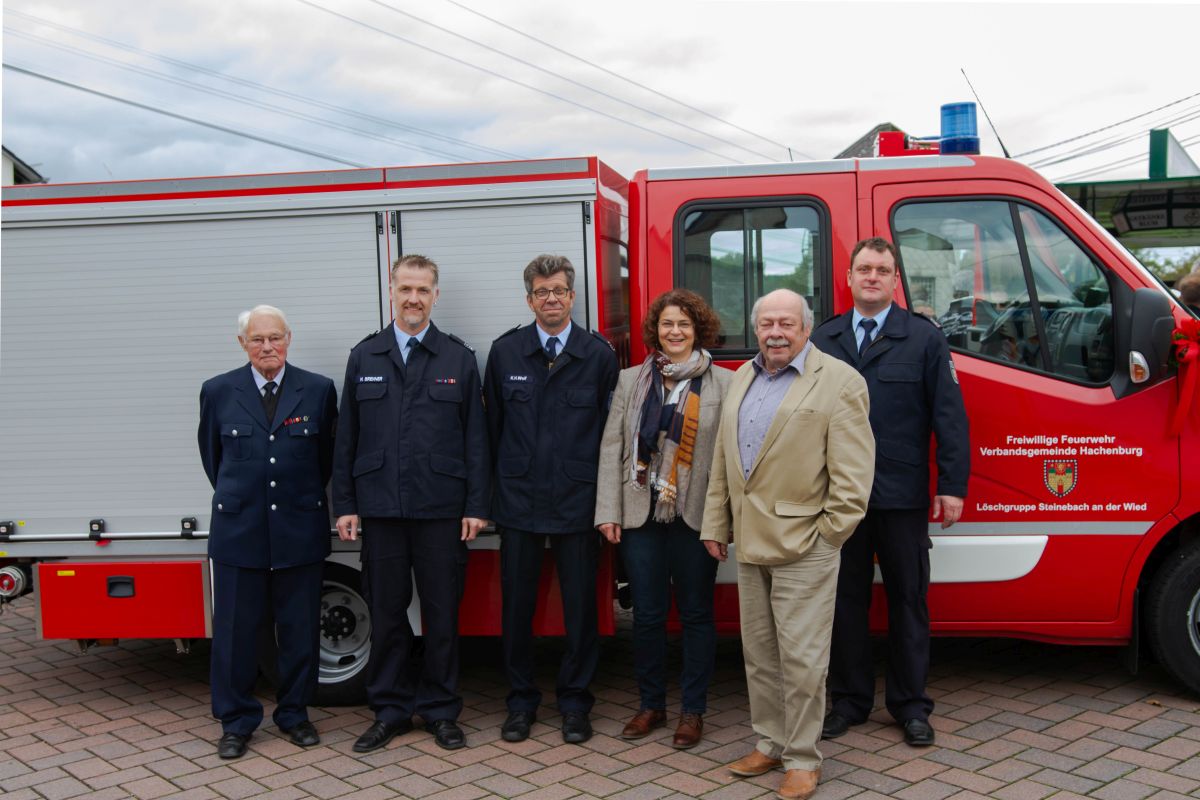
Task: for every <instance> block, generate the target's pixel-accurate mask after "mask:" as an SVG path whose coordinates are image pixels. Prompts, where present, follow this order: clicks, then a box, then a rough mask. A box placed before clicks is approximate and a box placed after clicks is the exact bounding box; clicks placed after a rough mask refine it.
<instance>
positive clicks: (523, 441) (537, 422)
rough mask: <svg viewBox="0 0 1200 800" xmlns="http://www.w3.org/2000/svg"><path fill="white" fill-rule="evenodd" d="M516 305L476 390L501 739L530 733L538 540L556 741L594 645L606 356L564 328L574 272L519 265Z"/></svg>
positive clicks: (583, 713) (569, 728) (583, 334)
mask: <svg viewBox="0 0 1200 800" xmlns="http://www.w3.org/2000/svg"><path fill="white" fill-rule="evenodd" d="M524 279H525V292H526V297H525V299H526V302H527V303H528V304H529V308H530V310H531V311H533V314H534V317H535V321H534V322H533V323H532V324H529V325H526V326H524V327H518V328H514V329H512V330H511V331H509V332H508V333H506V334H504V335H503V336H501V337H500V338H499V339H497V340H496V341H495V342H494V343H493V344H492V349H491V352H490V353H489V354H488V363H487V370H486V377H485V380H484V393H485V396H486V398H487V411H488V430H489V433H490V437H491V443H492V452H493V454H494V456H495V464H496V471H495V476H496V478H495V480H496V491H495V498H494V501H493V505H492V515H493V517H494V518H495V520H496V524H497V526H498V527H499V529H500V581H501V587H502V593H503V611H502V614H503V648H504V666H505V670H506V671H507V673H508V680H509V685H510V687H511V688H510V691H509V694H508V700H507V704H508V712H509V713H508V718H507V719H506V720H505V722H504V725H503V726H502V727H501V735H502V737H503V738H504V740H505V741H509V742H519V741H521V740H523V739H525V738H527V737H528V736H529V729H530V726H531V725H532V724H533V723H534V721H535V720H536V718H537V708H538V705H539V704H540V703H541V692H540V691H539V690H538V688H537V684H536V683H535V682H534V659H533V616H534V612H535V610H536V608H537V597H538V583H539V577H540V575H541V569H542V560H543V556H544V553H545V545H546V540H547V538H548V539H549V542H550V548H551V552H552V553H553V555H554V560H555V566H556V569H557V571H558V580H559V588H560V590H561V593H562V600H563V621H564V624H565V627H566V633H567V650H566V653H565V654H564V656H563V660H562V664H561V665H560V667H559V671H558V680H557V687H556V689H557V691H556V694H557V697H558V710H559V712H560V713H561V714H562V735H563V740H564V741H566V742H568V743H576V744H578V743H581V742H585V741H587V740H588V739H589V738H590V737H591V735H592V726H591V720H590V718H589V714H590V713H591V710H592V704H593V702H594V698H593V697H592V693H591V691H590V690H589V688H588V687H589V684H590V683H591V681H592V677H593V676H594V675H595V672H596V664H597V662H598V661H599V656H600V642H599V635H598V633H597V618H596V568H597V564H598V558H599V551H600V539H599V534H598V533H597V532H596V530H595V528H593V527H592V514H593V509H594V508H595V505H596V465H597V463H598V461H599V457H600V438H601V435H602V434H603V432H604V421H605V417H606V415H607V413H608V404H609V401H610V395H611V394H612V390H613V387H615V386H616V383H617V372H618V365H617V358H616V355H615V354H614V352H613V350H612V347H611V346H610V345H609V343H608V342H607V341H606V340H605V339H603V338H602V337H600V336H599V335H598V334H592V333H589V332H588V331H586V330H584V329H582V328H580V327H578V326H576V325H573V324H572V323H571V307H572V305H573V304H574V302H575V289H574V284H575V268H574V267H573V266H572V265H571V262H570V261H569V260H568V259H566V258H565V257H563V256H554V255H540V256H538V257H537V258H535V259H533V261H531V262H530V263H529V265H528V266H527V267H526V268H525V273H524Z"/></svg>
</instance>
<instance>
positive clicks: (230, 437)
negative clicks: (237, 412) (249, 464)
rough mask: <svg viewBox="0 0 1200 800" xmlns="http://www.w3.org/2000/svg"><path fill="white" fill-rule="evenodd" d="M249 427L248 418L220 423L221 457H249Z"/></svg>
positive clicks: (250, 444)
mask: <svg viewBox="0 0 1200 800" xmlns="http://www.w3.org/2000/svg"><path fill="white" fill-rule="evenodd" d="M251 429H252V426H251V424H250V422H249V420H247V421H245V422H223V423H221V453H222V457H223V458H228V459H230V460H232V461H245V460H246V459H248V458H250V454H251V450H252V447H253V443H252V442H251V441H250V433H251Z"/></svg>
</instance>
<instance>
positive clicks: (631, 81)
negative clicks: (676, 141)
mask: <svg viewBox="0 0 1200 800" xmlns="http://www.w3.org/2000/svg"><path fill="white" fill-rule="evenodd" d="M446 2H447V3H449V4H450V5H453V6H457V7H458V8H461V9H462V10H463V11H466V12H467V13H468V14H474V15H475V16H477V17H480V18H482V19H486V20H487V21H488V22H491V23H492V24H494V25H499V26H500V27H501V28H504V29H505V30H507V31H511V32H512V33H515V34H517V35H518V36H523V37H525V38H526V39H529V40H530V41H532V42H536V43H538V44H539V45H541V46H542V47H546V48H549V49H550V50H553V51H554V52H556V53H561V54H562V55H564V56H567V57H568V58H572V59H574V60H576V61H578V62H580V63H582V64H587V65H588V66H589V67H592V68H593V69H598V70H600V71H601V72H603V73H604V74H606V75H611V76H612V77H614V78H616V79H617V80H621V81H624V82H625V83H628V84H630V85H631V86H636V87H637V88H639V89H642V90H644V91H647V92H650V93H651V94H653V95H657V96H658V97H661V98H663V99H664V100H669V101H670V102H672V103H676V104H678V105H680V106H682V107H683V108H686V109H687V110H689V111H694V112H696V113H697V114H701V115H703V116H706V117H708V118H709V119H713V120H716V121H717V122H720V123H721V124H723V125H728V126H729V127H731V128H733V129H735V130H739V131H741V132H742V133H746V134H749V135H750V136H753V137H755V138H756V139H761V140H762V141H764V142H766V143H767V144H773V145H775V146H776V147H782V148H784V149H785V150H788V151H789V154H790V153H791V152H795V153H797V154H799V155H801V156H803V157H804V158H808V159H812V158H813V156H810V155H808V154H806V153H802V152H800V151H799V150H796V149H795V148H793V147H790V146H788V145H786V144H783V143H782V142H777V141H775V140H774V139H770V138H768V137H766V136H763V135H762V134H761V133H755V132H754V131H752V130H750V129H748V128H743V127H742V126H741V125H738V124H737V123H734V122H730V121H729V120H727V119H723V118H721V117H718V116H717V115H716V114H712V113H710V112H708V111H705V110H704V109H702V108H697V107H696V106H693V105H689V104H687V103H685V102H684V101H682V100H680V99H678V98H676V97H672V96H671V95H669V94H665V93H663V92H660V91H658V90H657V89H654V88H651V87H649V86H647V85H646V84H644V83H639V82H637V81H635V80H634V79H633V78H627V77H626V76H624V75H622V74H620V73H619V72H614V71H613V70H611V69H609V68H608V67H605V66H601V65H600V64H597V63H596V62H594V61H589V60H587V59H586V58H584V57H583V56H580V55H577V54H575V53H572V52H571V51H569V50H564V49H563V48H561V47H558V46H557V45H555V44H553V43H552V42H547V41H546V40H545V39H539V38H538V37H536V36H534V35H533V34H531V33H526V32H525V31H523V30H521V29H519V28H515V27H513V26H512V25H509V24H507V23H505V22H501V21H500V20H498V19H496V18H495V17H489V16H488V15H487V14H484V13H483V12H481V11H476V10H475V9H473V8H471V7H470V6H468V5H465V4H464V3H459V2H457V0H446Z"/></svg>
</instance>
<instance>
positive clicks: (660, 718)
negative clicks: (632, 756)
mask: <svg viewBox="0 0 1200 800" xmlns="http://www.w3.org/2000/svg"><path fill="white" fill-rule="evenodd" d="M665 724H667V712H666V711H663V710H662V709H661V708H643V709H642V710H641V711H639V712H638V713H636V714H634V715H633V719H631V720H629V724H627V725H626V726H625V729H624V730H622V731H621V738H622V739H642V738H644V737H646V736H649V735H650V731H652V730H654V729H655V728H661V727H662V726H663V725H665Z"/></svg>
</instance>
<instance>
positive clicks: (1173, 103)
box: [1015, 92, 1200, 158]
mask: <svg viewBox="0 0 1200 800" xmlns="http://www.w3.org/2000/svg"><path fill="white" fill-rule="evenodd" d="M1194 97H1200V92H1196V93H1195V94H1189V95H1188V96H1187V97H1181V98H1179V99H1178V100H1172V101H1171V102H1170V103H1167V104H1166V105H1161V106H1159V107H1158V108H1152V109H1150V110H1149V111H1143V112H1142V113H1141V114H1135V115H1133V116H1132V117H1129V118H1128V119H1123V120H1121V121H1120V122H1114V123H1113V124H1111V125H1105V126H1103V127H1100V128H1096V129H1094V130H1090V131H1088V132H1087V133H1081V134H1079V135H1078V136H1072V137H1071V138H1070V139H1063V140H1062V141H1061V142H1055V143H1054V144H1047V145H1043V146H1042V147H1035V148H1034V149H1032V150H1026V151H1025V152H1024V153H1017V155H1016V156H1015V157H1016V158H1024V157H1025V156H1030V155H1033V154H1034V153H1040V152H1042V151H1043V150H1049V149H1051V148H1052V147H1058V146H1059V145H1062V144H1069V143H1070V142H1075V141H1078V140H1080V139H1084V138H1086V137H1088V136H1091V135H1093V134H1096V133H1100V132H1101V131H1107V130H1109V129H1111V128H1116V127H1118V126H1119V125H1124V124H1125V123H1127V122H1133V121H1134V120H1135V119H1141V118H1142V117H1147V116H1149V115H1151V114H1154V113H1156V112H1158V111H1162V110H1163V109H1164V108H1170V107H1171V106H1177V105H1179V104H1180V103H1185V102H1187V101H1188V100H1191V99H1192V98H1194Z"/></svg>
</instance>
